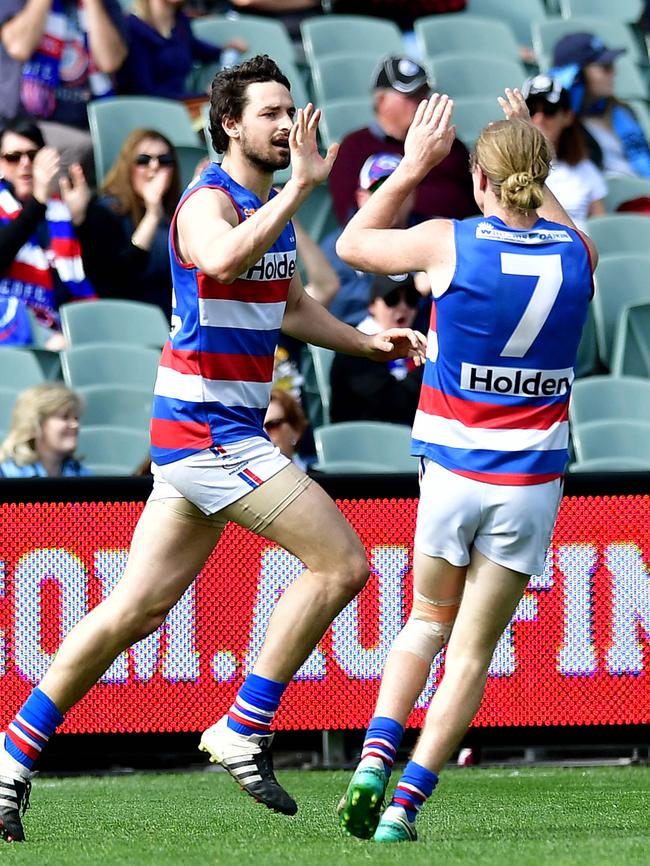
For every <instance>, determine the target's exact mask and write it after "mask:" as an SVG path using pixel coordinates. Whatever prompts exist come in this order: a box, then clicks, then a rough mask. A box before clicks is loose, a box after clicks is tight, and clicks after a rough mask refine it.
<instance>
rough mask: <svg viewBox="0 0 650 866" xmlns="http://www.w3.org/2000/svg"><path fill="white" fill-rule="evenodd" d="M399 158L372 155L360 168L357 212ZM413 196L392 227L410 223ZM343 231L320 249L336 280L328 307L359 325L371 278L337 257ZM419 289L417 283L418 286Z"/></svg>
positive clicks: (331, 235)
mask: <svg viewBox="0 0 650 866" xmlns="http://www.w3.org/2000/svg"><path fill="white" fill-rule="evenodd" d="M400 161H401V157H400V156H398V155H397V154H396V153H374V154H372V156H369V157H368V159H367V160H366V161H365V162H364V164H363V165H362V166H361V171H360V172H359V181H358V185H357V188H356V190H355V193H354V198H355V204H356V207H357V209H358V208H360V207H363V206H364V205H365V204H366V202H367V201H368V200H369V199H370V197H371V196H372V194H373V192H374V191H375V190H377V189H379V187H380V186H381V184H382V183H383V182H384V181H385V180H386V178H387V177H389V176H390V175H391V174H392V173H393V172H394V171H395V169H396V168H397V166H398V165H399V164H400ZM414 202H415V195H410V196H408V197H407V198H406V199H405V201H404V203H403V204H402V206H401V207H400V208H399V209H398V210H397V211H396V212H395V218H394V222H393V225H394V227H395V228H405V227H406V226H407V225H409V223H410V221H411V215H412V210H413V204H414ZM342 230H343V229H342V228H338V229H335V230H334V231H333V232H332V233H331V234H329V235H328V236H327V237H326V238H325V239H324V240H323V241H322V243H321V249H322V250H323V253H324V254H325V256H326V258H327V259H328V261H329V263H330V264H331V266H332V267H333V268H334V270H335V271H336V274H337V276H338V278H339V286H340V287H339V290H338V292H337V294H336V295H335V297H334V299H333V300H332V302H331V303H330V305H329V311H330V313H332V315H333V316H336V318H337V319H340V320H341V321H342V322H347V324H348V325H355V326H356V325H358V324H359V322H360V321H361V320H362V319H363V318H364V317H365V316H366V315H367V313H368V290H369V288H370V284H371V283H372V280H373V274H369V273H366V272H365V271H357V270H355V269H354V268H351V267H350V266H349V265H348V264H346V263H345V262H344V261H343V260H342V259H340V258H339V257H338V256H337V254H336V242H337V240H338V239H339V236H340V234H341V232H342ZM418 284H419V285H420V283H418Z"/></svg>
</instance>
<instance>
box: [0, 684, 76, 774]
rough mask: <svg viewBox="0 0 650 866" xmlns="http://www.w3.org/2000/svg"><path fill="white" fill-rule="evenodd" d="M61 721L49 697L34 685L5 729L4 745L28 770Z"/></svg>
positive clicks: (60, 716)
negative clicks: (34, 687)
mask: <svg viewBox="0 0 650 866" xmlns="http://www.w3.org/2000/svg"><path fill="white" fill-rule="evenodd" d="M62 721H63V716H62V715H61V713H60V712H59V711H58V709H57V707H56V705H55V704H54V702H53V701H51V700H50V698H48V696H47V695H46V694H45V692H42V691H41V690H40V689H38V688H36V689H34V690H33V691H32V693H31V695H30V696H29V697H28V698H27V700H26V701H25V703H24V704H23V706H22V707H21V709H20V711H19V712H18V713H17V714H16V716H15V718H14V719H13V720H12V721H11V722H10V723H9V727H8V728H7V731H6V733H5V739H4V748H5V752H7V754H8V755H10V756H11V757H12V758H13V759H14V760H15V761H18V763H19V764H22V765H23V767H26V768H27V769H28V770H31V769H32V767H33V766H34V763H35V761H36V760H37V758H38V757H39V755H40V754H41V750H42V749H43V747H44V746H45V744H46V743H47V741H48V740H49V739H50V737H51V736H52V734H53V733H54V731H55V730H56V729H57V727H58V726H59V725H60V724H61V722H62Z"/></svg>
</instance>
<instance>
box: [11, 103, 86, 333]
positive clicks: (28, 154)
mask: <svg viewBox="0 0 650 866" xmlns="http://www.w3.org/2000/svg"><path fill="white" fill-rule="evenodd" d="M59 162H60V161H59V154H58V152H57V151H56V150H54V148H51V147H45V142H44V140H43V135H42V133H41V131H40V129H39V128H38V126H37V125H36V124H35V123H33V122H32V121H30V120H16V121H13V122H12V123H10V124H8V125H7V126H6V127H5V128H4V130H3V132H2V134H1V135H0V343H5V344H13V345H30V344H31V343H32V342H33V338H32V327H31V323H30V319H29V315H28V312H27V310H28V309H29V310H31V311H32V313H33V314H34V316H35V317H36V319H37V321H38V322H39V323H40V324H41V325H42V326H43V327H44V328H45V329H46V332H47V333H46V336H47V335H49V338H48V339H47V341H46V346H47V348H49V349H60V348H62V346H63V337H62V335H61V333H60V331H59V318H58V314H57V309H58V307H59V305H60V304H62V303H63V302H65V301H70V300H74V299H77V298H78V299H88V298H92V297H94V291H93V288H92V286H91V285H90V283H89V282H88V280H87V279H86V278H85V275H84V272H83V268H82V263H81V248H80V245H79V239H78V236H77V234H76V232H75V231H74V229H73V226H72V221H71V216H70V213H69V212H68V210H67V208H66V207H65V205H64V204H63V203H62V202H61V201H60V200H58V199H53V198H52V196H51V192H50V189H51V185H52V181H53V179H54V178H55V176H56V174H57V172H58V170H59Z"/></svg>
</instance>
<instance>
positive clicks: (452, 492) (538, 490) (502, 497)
mask: <svg viewBox="0 0 650 866" xmlns="http://www.w3.org/2000/svg"><path fill="white" fill-rule="evenodd" d="M422 464H423V466H422V468H423V472H422V478H421V481H420V502H419V506H418V516H417V526H416V530H415V546H416V547H417V548H418V550H420V551H421V552H422V553H424V554H426V555H427V556H437V557H441V558H442V559H446V560H447V561H448V562H450V563H451V564H452V565H456V566H463V565H467V564H468V563H469V560H470V553H471V549H472V546H474V547H476V549H477V550H479V551H480V552H481V553H482V554H483V555H484V556H486V557H487V558H488V559H490V560H492V562H496V563H497V565H503V566H504V567H505V568H510V569H512V570H513V571H519V572H521V573H522V574H529V575H532V574H541V573H542V571H543V569H544V560H545V558H546V551H547V549H548V546H549V544H550V543H551V536H552V534H553V527H554V525H555V518H556V517H557V512H558V509H559V507H560V500H561V498H562V487H563V482H562V479H561V478H556V479H555V480H553V481H547V482H545V483H543V484H529V485H525V486H524V485H521V486H519V485H503V484H487V483H486V482H484V481H475V480H474V479H472V478H466V477H465V476H464V475H458V474H457V473H456V472H451V471H450V470H449V469H445V468H444V467H443V466H440V465H439V464H438V463H434V462H433V461H432V460H429V459H427V458H425V459H423V460H422Z"/></svg>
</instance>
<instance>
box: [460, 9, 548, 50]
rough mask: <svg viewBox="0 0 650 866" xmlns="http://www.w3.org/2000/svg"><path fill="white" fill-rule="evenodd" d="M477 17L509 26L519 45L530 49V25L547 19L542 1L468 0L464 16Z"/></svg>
mask: <svg viewBox="0 0 650 866" xmlns="http://www.w3.org/2000/svg"><path fill="white" fill-rule="evenodd" d="M468 15H477V16H481V17H484V18H491V19H492V20H496V21H503V22H504V23H506V24H508V25H510V27H511V29H512V31H513V33H514V34H515V38H516V39H517V42H518V43H519V45H525V46H526V47H527V48H532V45H533V39H532V34H531V30H530V25H531V24H532V22H533V21H544V20H546V17H547V12H546V8H545V6H544V2H543V0H516V2H514V3H513V2H512V0H469V3H468V4H467V12H466V13H465V16H468Z"/></svg>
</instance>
